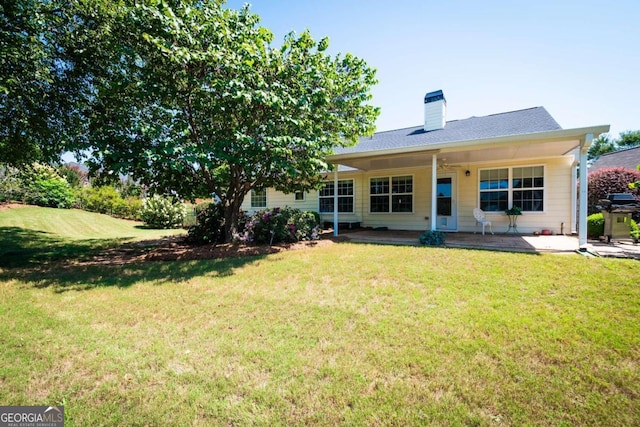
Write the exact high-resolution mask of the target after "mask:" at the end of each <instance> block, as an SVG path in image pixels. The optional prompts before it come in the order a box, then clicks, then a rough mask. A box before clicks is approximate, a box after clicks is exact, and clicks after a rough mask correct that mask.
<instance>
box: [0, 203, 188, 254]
mask: <svg viewBox="0 0 640 427" xmlns="http://www.w3.org/2000/svg"><path fill="white" fill-rule="evenodd" d="M184 232H185V231H184V230H149V229H145V228H144V227H143V226H142V223H140V222H136V221H124V220H120V219H116V218H113V217H110V216H108V215H102V214H95V213H91V212H85V211H81V210H75V209H74V210H67V209H53V208H39V207H35V206H32V207H17V208H14V209H6V210H0V267H3V266H4V267H11V266H22V265H25V264H32V265H40V266H41V265H42V264H48V263H51V262H55V261H63V260H65V259H69V258H73V259H77V258H82V257H86V256H89V255H91V254H93V253H94V252H95V251H96V250H100V249H105V248H109V247H113V246H116V245H117V244H119V243H124V242H130V241H137V240H153V239H158V238H160V237H164V236H171V235H176V234H182V233H184Z"/></svg>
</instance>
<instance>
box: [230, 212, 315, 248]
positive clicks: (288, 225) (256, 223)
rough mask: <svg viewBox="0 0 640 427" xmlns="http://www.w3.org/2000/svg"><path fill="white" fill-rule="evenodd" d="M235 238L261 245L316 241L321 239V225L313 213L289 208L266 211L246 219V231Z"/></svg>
mask: <svg viewBox="0 0 640 427" xmlns="http://www.w3.org/2000/svg"><path fill="white" fill-rule="evenodd" d="M234 237H235V239H236V240H238V241H245V242H255V243H259V244H265V243H268V244H274V243H280V242H285V243H292V242H297V241H300V240H316V239H319V238H320V225H319V220H318V215H317V214H314V213H313V212H305V211H301V210H300V209H293V208H289V207H285V208H273V209H265V210H263V211H258V212H256V213H255V214H253V215H252V216H250V217H248V218H246V221H245V224H244V229H243V230H242V231H241V232H240V233H239V234H238V235H237V236H234Z"/></svg>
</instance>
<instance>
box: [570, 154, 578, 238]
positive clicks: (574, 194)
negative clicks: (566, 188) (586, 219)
mask: <svg viewBox="0 0 640 427" xmlns="http://www.w3.org/2000/svg"><path fill="white" fill-rule="evenodd" d="M577 184H578V160H575V161H574V162H573V164H572V165H571V234H572V235H575V234H578V224H577V222H578V185H577Z"/></svg>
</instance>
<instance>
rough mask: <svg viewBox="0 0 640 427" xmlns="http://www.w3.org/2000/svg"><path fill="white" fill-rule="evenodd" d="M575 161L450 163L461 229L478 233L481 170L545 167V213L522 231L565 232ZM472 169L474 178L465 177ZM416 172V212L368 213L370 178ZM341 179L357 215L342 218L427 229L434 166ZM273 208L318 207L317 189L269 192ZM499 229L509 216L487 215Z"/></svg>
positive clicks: (530, 217) (526, 220) (528, 220)
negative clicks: (299, 196)
mask: <svg viewBox="0 0 640 427" xmlns="http://www.w3.org/2000/svg"><path fill="white" fill-rule="evenodd" d="M571 162H572V159H571V158H569V157H566V158H564V157H563V158H550V159H539V160H527V161H521V162H509V163H506V162H496V163H483V164H476V165H474V164H469V165H464V166H463V167H455V166H453V167H451V168H449V169H448V170H447V171H446V173H447V174H455V175H456V177H457V195H458V199H457V202H456V206H457V213H458V231H465V232H473V231H476V230H477V228H476V223H475V219H474V218H473V208H475V207H477V206H479V191H478V190H479V189H478V180H479V170H480V169H493V168H501V167H507V168H510V167H514V166H539V165H542V166H544V170H545V176H544V178H545V182H544V212H525V213H523V215H522V216H520V217H519V218H518V230H519V231H520V232H521V233H532V232H534V231H541V230H542V229H549V230H551V231H552V232H553V233H556V234H557V233H560V231H561V224H562V223H564V227H563V230H562V231H564V233H569V232H570V230H571V186H572V185H575V183H572V181H571ZM466 170H469V172H470V176H465V171H466ZM400 175H411V176H413V212H411V213H371V212H370V211H369V196H370V194H369V179H370V178H374V177H392V176H400ZM340 179H353V180H354V193H355V199H354V213H353V214H339V217H338V220H339V221H340V222H360V223H361V225H362V226H363V227H374V228H375V227H387V228H389V229H391V230H427V229H429V227H430V224H431V218H430V216H431V167H430V165H425V167H420V168H411V169H385V170H376V171H370V172H348V173H342V174H340ZM250 205H251V197H250V195H247V197H246V198H245V200H244V203H243V205H242V208H243V210H245V211H246V212H253V210H252V209H251V208H250ZM267 206H268V207H269V208H274V207H285V206H290V207H294V208H299V209H302V210H308V211H315V212H318V211H319V203H318V192H317V191H310V192H308V193H306V194H305V200H304V201H296V200H295V199H294V194H293V193H291V194H284V193H282V192H279V191H275V190H273V189H268V190H267ZM321 218H322V221H326V222H333V214H322V215H321ZM487 218H488V219H489V220H490V221H492V223H493V229H494V231H495V232H505V231H507V228H508V224H509V219H508V217H507V216H506V215H505V214H504V213H501V212H500V213H497V212H496V213H491V212H488V213H487Z"/></svg>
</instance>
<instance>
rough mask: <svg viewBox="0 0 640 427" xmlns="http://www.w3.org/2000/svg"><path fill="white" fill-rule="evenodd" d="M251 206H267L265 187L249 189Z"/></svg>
mask: <svg viewBox="0 0 640 427" xmlns="http://www.w3.org/2000/svg"><path fill="white" fill-rule="evenodd" d="M251 207H252V208H266V207H267V189H266V188H259V189H254V190H251Z"/></svg>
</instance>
